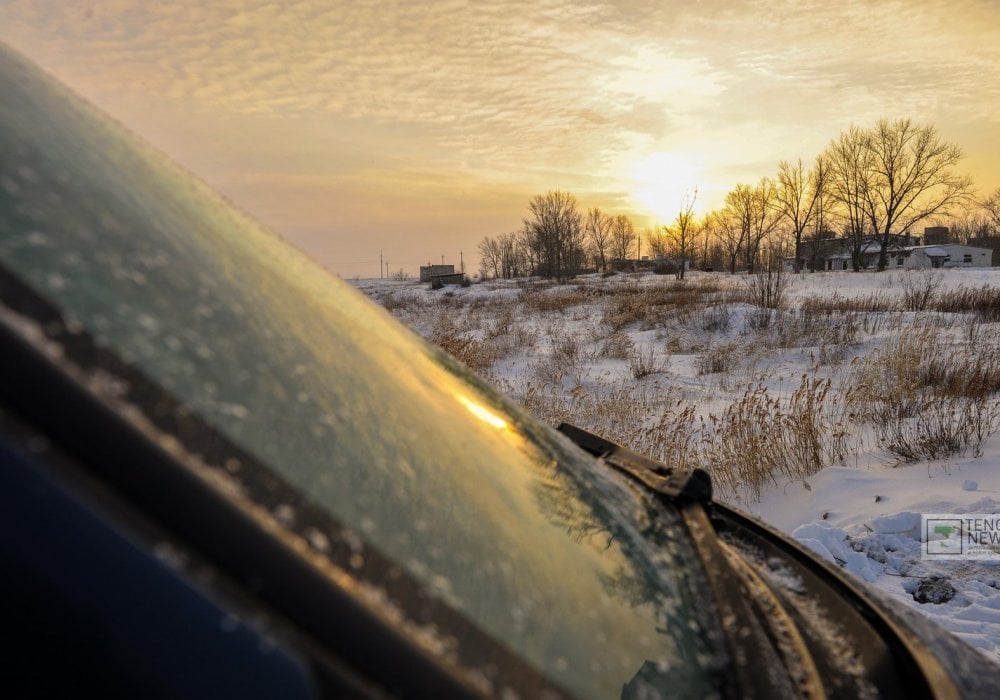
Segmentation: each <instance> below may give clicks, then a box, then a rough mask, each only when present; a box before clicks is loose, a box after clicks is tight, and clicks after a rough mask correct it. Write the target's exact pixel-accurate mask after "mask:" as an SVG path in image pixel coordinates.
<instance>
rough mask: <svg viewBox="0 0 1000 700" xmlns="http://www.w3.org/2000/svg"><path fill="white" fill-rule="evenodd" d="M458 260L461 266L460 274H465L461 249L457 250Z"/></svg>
mask: <svg viewBox="0 0 1000 700" xmlns="http://www.w3.org/2000/svg"><path fill="white" fill-rule="evenodd" d="M458 260H459V263H460V264H461V266H462V274H463V275H464V274H465V257H464V256H463V253H462V251H458Z"/></svg>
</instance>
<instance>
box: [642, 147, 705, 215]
mask: <svg viewBox="0 0 1000 700" xmlns="http://www.w3.org/2000/svg"><path fill="white" fill-rule="evenodd" d="M631 177H632V181H633V182H634V185H633V189H632V198H633V200H634V207H635V209H636V211H638V212H639V213H643V214H649V215H651V216H653V217H655V218H656V219H657V220H658V221H659V223H661V224H669V223H670V222H671V220H673V218H674V217H676V216H677V212H678V211H680V209H681V206H682V205H683V204H684V201H685V199H686V198H691V197H694V196H695V192H696V190H697V188H698V182H699V179H700V178H701V174H700V173H699V172H698V169H697V168H696V167H695V166H694V165H692V164H691V162H690V161H688V160H686V159H685V158H684V157H683V156H680V155H676V154H672V153H654V154H652V155H650V156H647V157H646V158H644V159H642V160H641V161H639V163H637V164H636V166H635V167H634V168H633V170H632V175H631Z"/></svg>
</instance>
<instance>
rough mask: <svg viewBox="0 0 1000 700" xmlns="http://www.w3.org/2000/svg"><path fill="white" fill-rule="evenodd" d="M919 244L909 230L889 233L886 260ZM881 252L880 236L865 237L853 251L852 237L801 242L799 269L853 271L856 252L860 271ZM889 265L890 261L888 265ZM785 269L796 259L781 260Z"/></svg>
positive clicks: (874, 263)
mask: <svg viewBox="0 0 1000 700" xmlns="http://www.w3.org/2000/svg"><path fill="white" fill-rule="evenodd" d="M919 245H920V238H919V237H918V236H913V235H911V234H909V233H899V234H892V235H891V236H890V237H889V246H888V250H887V253H888V260H890V261H891V259H892V257H893V255H894V254H895V253H896V252H897V251H900V250H904V249H906V248H910V247H913V246H919ZM881 252H882V237H881V236H865V237H864V238H863V239H862V240H861V241H860V245H859V246H858V249H857V251H855V241H854V240H853V239H851V238H841V237H828V238H819V239H812V240H806V241H802V245H801V246H800V249H799V269H801V270H809V271H812V272H820V271H824V270H825V271H835V270H853V269H854V256H855V254H856V255H857V258H858V266H859V268H860V269H862V270H868V269H871V270H874V269H875V268H876V267H877V266H878V258H879V254H880V253H881ZM888 266H889V267H891V266H892V265H891V262H890V263H889V265H888ZM782 267H783V268H784V269H785V270H786V271H789V272H790V271H792V270H794V269H795V259H794V258H786V259H785V260H783V261H782Z"/></svg>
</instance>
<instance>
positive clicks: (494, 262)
mask: <svg viewBox="0 0 1000 700" xmlns="http://www.w3.org/2000/svg"><path fill="white" fill-rule="evenodd" d="M476 247H477V248H478V250H479V273H480V274H481V275H482V276H483V277H484V278H486V277H491V276H492V277H493V279H498V278H499V277H500V242H499V241H498V240H497V239H496V238H490V237H489V236H486V237H485V238H483V240H481V241H479V245H478V246H476Z"/></svg>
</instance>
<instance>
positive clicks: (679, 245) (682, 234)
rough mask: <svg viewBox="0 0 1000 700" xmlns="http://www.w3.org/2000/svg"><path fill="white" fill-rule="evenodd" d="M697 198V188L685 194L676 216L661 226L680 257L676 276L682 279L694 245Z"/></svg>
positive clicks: (696, 224) (696, 231)
mask: <svg viewBox="0 0 1000 700" xmlns="http://www.w3.org/2000/svg"><path fill="white" fill-rule="evenodd" d="M697 199H698V189H697V188H695V190H694V192H692V193H691V194H690V195H686V196H685V197H684V200H683V201H682V202H681V208H680V211H679V212H677V218H675V219H674V222H673V223H672V224H671V225H669V226H664V227H663V233H664V234H665V235H666V237H667V239H668V240H670V241H671V243H673V248H674V250H675V251H676V253H677V256H678V257H679V258H680V265H679V267H678V270H677V278H678V279H684V267H685V265H686V263H687V259H688V257H689V256H690V255H691V252H692V248H693V246H694V237H695V236H696V235H698V221H697V219H696V217H695V215H694V203H695V201H696V200H697Z"/></svg>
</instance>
